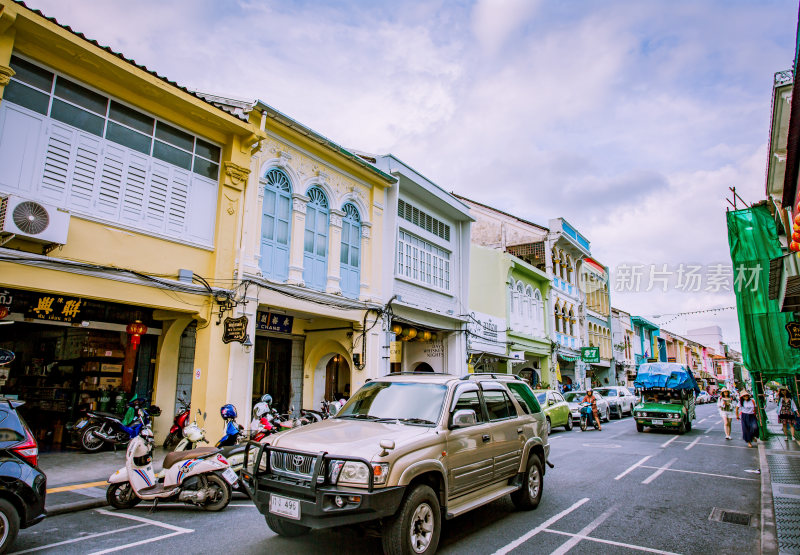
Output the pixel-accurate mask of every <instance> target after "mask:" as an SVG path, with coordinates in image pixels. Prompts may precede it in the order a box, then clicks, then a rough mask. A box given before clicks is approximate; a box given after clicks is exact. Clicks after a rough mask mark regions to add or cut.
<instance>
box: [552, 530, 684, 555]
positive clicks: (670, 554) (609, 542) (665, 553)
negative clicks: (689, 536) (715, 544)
mask: <svg viewBox="0 0 800 555" xmlns="http://www.w3.org/2000/svg"><path fill="white" fill-rule="evenodd" d="M544 532H550V533H551V534H561V535H562V536H574V537H580V538H581V539H582V540H588V541H590V542H597V543H604V544H607V545H616V546H618V547H627V548H628V549H632V550H634V551H646V552H647V553H658V554H660V555H680V554H679V553H673V552H672V551H661V550H660V549H653V548H651V547H644V546H641V545H633V544H630V543H622V542H615V541H613V540H604V539H601V538H593V537H591V536H581V535H580V534H572V533H571V532H562V531H561V530H553V529H552V528H548V529H547V530H544Z"/></svg>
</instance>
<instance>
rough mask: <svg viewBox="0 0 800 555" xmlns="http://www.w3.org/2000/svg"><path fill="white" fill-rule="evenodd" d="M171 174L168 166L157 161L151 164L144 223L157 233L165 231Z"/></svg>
mask: <svg viewBox="0 0 800 555" xmlns="http://www.w3.org/2000/svg"><path fill="white" fill-rule="evenodd" d="M169 174H170V167H169V166H168V165H166V164H162V163H160V162H156V161H155V160H154V161H153V162H152V163H151V166H150V179H149V183H148V185H149V187H148V191H147V199H146V204H145V220H144V223H145V225H146V227H149V228H151V229H154V230H157V231H163V229H164V220H165V219H166V212H167V198H168V196H169Z"/></svg>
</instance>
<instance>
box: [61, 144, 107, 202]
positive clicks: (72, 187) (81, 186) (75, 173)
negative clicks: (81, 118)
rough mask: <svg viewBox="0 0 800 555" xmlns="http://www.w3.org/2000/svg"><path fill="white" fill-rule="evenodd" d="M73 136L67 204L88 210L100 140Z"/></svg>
mask: <svg viewBox="0 0 800 555" xmlns="http://www.w3.org/2000/svg"><path fill="white" fill-rule="evenodd" d="M75 135H77V140H76V141H75V145H74V147H73V152H72V156H71V161H72V176H71V178H70V180H69V197H68V202H69V205H70V206H75V207H79V208H82V209H85V210H90V209H91V208H92V201H93V200H94V195H95V187H97V181H98V180H97V177H98V161H99V160H100V140H99V139H97V138H95V137H94V136H93V135H89V134H84V133H77V132H75Z"/></svg>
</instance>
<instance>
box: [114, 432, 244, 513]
mask: <svg viewBox="0 0 800 555" xmlns="http://www.w3.org/2000/svg"><path fill="white" fill-rule="evenodd" d="M152 452H153V432H152V430H151V429H150V428H149V427H144V428H142V431H141V432H140V433H139V435H138V436H136V438H134V439H133V440H132V441H131V442H130V444H128V451H127V453H126V455H125V467H124V468H121V469H119V470H117V471H116V472H115V473H114V474H112V475H111V477H110V478H109V479H108V482H109V486H108V490H107V491H106V500H107V501H108V504H109V505H111V506H112V507H114V508H116V509H130V508H132V507H134V506H136V505H137V504H138V503H139V502H140V501H142V500H143V499H144V500H153V501H155V502H156V503H158V501H181V502H183V503H187V504H191V505H197V506H199V507H202V508H203V509H205V510H207V511H221V510H222V509H224V508H225V507H227V505H228V503H229V502H230V500H231V485H232V484H235V483H236V482H237V481H238V476H236V473H235V472H234V471H233V470H231V467H230V464H228V461H227V460H226V459H225V457H223V456H222V455H221V454H220V450H219V449H217V448H214V447H201V448H198V449H191V450H188V451H175V452H172V453H168V454H167V456H166V457H164V465H163V467H164V481H163V482H160V481H158V479H157V478H156V476H155V473H154V472H153V455H152Z"/></svg>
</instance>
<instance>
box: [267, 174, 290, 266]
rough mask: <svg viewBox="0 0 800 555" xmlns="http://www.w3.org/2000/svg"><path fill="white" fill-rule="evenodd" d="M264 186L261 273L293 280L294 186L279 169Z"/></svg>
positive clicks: (268, 176) (268, 175) (270, 175)
mask: <svg viewBox="0 0 800 555" xmlns="http://www.w3.org/2000/svg"><path fill="white" fill-rule="evenodd" d="M262 183H263V184H264V204H263V206H262V211H261V272H262V273H263V274H264V276H265V277H268V278H271V279H276V280H280V281H282V280H285V279H286V278H287V277H289V231H290V227H291V226H290V225H289V222H290V220H291V215H292V186H291V182H290V181H289V177H288V176H287V175H286V174H285V173H284V172H283V170H280V169H278V168H272V169H270V170H269V171H267V173H266V175H264V179H263V181H262Z"/></svg>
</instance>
